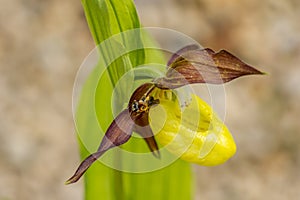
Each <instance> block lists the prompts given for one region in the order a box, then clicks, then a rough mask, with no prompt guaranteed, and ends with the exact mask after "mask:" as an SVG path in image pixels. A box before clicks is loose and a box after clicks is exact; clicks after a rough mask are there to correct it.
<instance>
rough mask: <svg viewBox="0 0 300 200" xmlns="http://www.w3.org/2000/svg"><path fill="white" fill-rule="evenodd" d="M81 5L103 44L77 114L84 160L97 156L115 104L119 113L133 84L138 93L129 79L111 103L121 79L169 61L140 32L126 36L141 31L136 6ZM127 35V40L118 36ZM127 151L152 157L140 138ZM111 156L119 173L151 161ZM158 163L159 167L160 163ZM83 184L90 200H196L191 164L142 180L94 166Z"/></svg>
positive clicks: (127, 0)
mask: <svg viewBox="0 0 300 200" xmlns="http://www.w3.org/2000/svg"><path fill="white" fill-rule="evenodd" d="M82 5H83V8H84V11H85V15H86V19H87V22H88V25H89V28H90V31H91V33H92V36H93V38H94V40H95V43H96V44H97V45H98V44H101V45H100V46H99V48H98V49H99V52H100V59H99V63H98V65H97V66H96V67H95V69H94V70H93V71H92V73H91V74H90V75H89V77H88V79H87V81H86V82H85V84H84V87H83V89H82V92H81V96H80V100H79V102H78V106H77V112H76V119H75V120H76V125H77V127H76V128H77V133H78V141H79V144H80V155H81V158H82V159H84V158H86V157H87V156H88V155H89V154H91V153H93V152H95V151H96V150H97V148H98V145H99V144H100V141H101V139H102V137H103V135H104V133H105V131H106V130H107V128H108V126H109V125H110V123H111V122H112V121H113V114H112V113H113V111H112V106H111V105H112V102H113V109H115V111H120V110H121V109H122V108H123V105H124V103H127V101H126V98H127V97H129V96H130V92H132V90H133V89H134V88H131V86H132V85H133V84H135V87H136V86H137V85H136V84H137V83H138V82H137V81H135V82H134V77H133V75H132V74H129V75H128V80H127V82H128V83H127V84H125V85H121V86H120V87H117V89H116V90H115V92H116V95H115V96H114V97H115V98H113V97H112V94H113V92H114V88H115V86H116V85H117V84H118V81H119V79H120V78H121V77H122V76H123V75H124V74H125V73H127V72H129V71H130V70H131V69H132V68H133V67H137V66H139V65H141V64H144V63H148V62H155V63H166V61H165V60H164V59H163V55H162V53H160V52H158V51H155V50H145V49H143V45H147V44H152V45H154V44H155V42H154V41H153V40H152V39H151V37H149V35H148V33H146V32H144V31H140V30H138V29H137V31H134V33H133V35H134V37H132V33H131V34H126V31H128V30H132V29H136V28H140V27H141V25H140V22H139V18H138V16H137V12H136V10H135V6H134V3H133V1H131V0H123V1H117V0H82ZM124 31H125V33H124V34H121V35H117V36H114V35H115V34H118V33H121V32H124ZM112 36H114V37H112ZM107 39H109V40H107ZM130 50H133V51H130ZM128 51H130V52H128ZM115 58H116V59H115ZM105 66H109V67H108V68H106V67H105ZM123 146H124V147H123V148H124V149H127V150H130V151H133V152H149V150H148V147H147V145H146V143H145V142H144V141H143V140H142V139H141V138H131V139H130V140H129V142H128V143H126V144H125V145H123ZM107 153H108V154H107V155H106V154H105V155H104V158H103V160H104V161H105V159H109V160H111V162H112V163H113V164H114V165H115V166H119V168H120V169H122V167H126V166H127V165H133V166H139V167H143V166H147V165H148V164H149V162H151V161H152V160H150V161H149V162H144V161H143V160H142V159H138V158H137V159H135V157H133V159H131V160H129V159H128V158H127V156H126V155H123V154H122V152H120V151H114V150H110V151H109V152H107ZM162 156H163V157H162V158H161V159H167V157H168V156H167V155H166V154H163V155H162ZM151 159H153V160H154V159H156V158H152V157H151ZM103 160H102V161H103ZM155 162H160V161H159V160H157V159H156V161H155ZM84 180H85V199H86V200H94V199H105V200H120V199H121V200H122V199H124V200H127V199H128V200H129V199H130V200H135V199H157V200H160V199H161V200H168V199H179V200H180V199H184V200H186V199H192V192H191V190H192V189H191V188H192V173H191V169H190V164H188V163H186V162H184V161H181V160H178V161H176V162H174V163H173V164H172V165H169V166H167V167H165V168H163V169H160V170H157V171H153V172H148V173H138V174H134V173H130V172H122V171H119V170H116V169H113V168H111V167H109V166H106V165H104V164H102V163H101V162H95V163H94V164H93V165H92V166H91V167H90V168H89V169H88V170H87V172H86V174H85V175H84Z"/></svg>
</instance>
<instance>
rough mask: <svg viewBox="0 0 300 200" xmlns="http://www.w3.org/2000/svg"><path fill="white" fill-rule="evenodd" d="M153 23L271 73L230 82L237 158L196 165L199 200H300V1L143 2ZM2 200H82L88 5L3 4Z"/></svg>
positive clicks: (55, 1) (14, 0)
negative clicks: (79, 78) (74, 180)
mask: <svg viewBox="0 0 300 200" xmlns="http://www.w3.org/2000/svg"><path fill="white" fill-rule="evenodd" d="M135 2H136V4H137V7H138V12H139V15H140V18H141V22H142V23H143V25H144V26H157V27H164V28H171V29H174V30H177V31H180V32H183V33H185V34H187V35H189V36H191V37H192V38H194V39H195V40H197V41H198V42H199V43H200V44H202V45H203V46H204V47H210V48H212V49H214V50H216V51H217V50H219V49H227V50H228V51H230V52H232V53H233V54H235V55H237V56H238V57H240V58H242V59H243V60H244V61H246V62H248V63H251V64H252V65H254V66H256V67H257V68H259V69H261V70H262V71H265V72H267V73H268V75H267V76H264V77H248V78H241V79H239V80H238V81H233V82H231V83H229V84H226V86H225V88H226V122H225V123H226V124H227V125H228V127H229V129H230V130H231V132H232V133H233V135H234V137H235V140H236V142H237V146H238V151H237V154H236V155H235V156H234V157H233V158H232V159H231V160H230V161H229V162H227V163H226V164H224V165H221V166H218V167H214V168H206V167H201V166H194V170H195V172H196V175H197V178H196V180H195V181H196V182H197V184H196V188H195V192H196V199H197V200H200V199H205V200H210V199H211V200H216V199H222V200H224V199H225V200H226V199H228V200H235V199H237V200H240V199H243V200H256V199H257V200H260V199H273V200H277V199H278V200H285V199H287V200H294V199H295V200H296V199H299V198H300V190H299V189H300V145H299V144H300V123H299V118H300V106H299V98H300V23H299V20H300V1H298V0H276V1H274V0H265V1H259V0H244V1H239V0H228V1H223V0H214V1H209V0H164V1H159V0H151V1H149V0H136V1H135ZM0 16H1V17H0V141H1V145H0V200H17V199H22V200H40V199H42V200H48V199H49V200H53V199H64V200H65V199H72V200H80V199H82V196H83V187H82V186H83V185H82V183H79V184H75V185H72V186H71V187H69V186H64V184H63V183H64V181H65V179H66V178H67V177H69V176H70V175H71V174H70V173H72V172H73V169H74V167H75V165H76V163H78V162H79V156H78V150H77V143H76V137H75V134H74V124H73V118H72V107H71V104H72V87H73V82H74V78H75V75H76V71H77V70H78V68H79V66H80V64H81V62H82V61H83V59H84V58H85V56H86V55H87V54H88V53H89V52H90V50H92V49H93V48H94V43H93V41H92V38H91V35H90V33H89V30H88V27H87V24H86V21H85V17H84V13H83V9H82V7H81V4H80V1H79V0H78V1H72V0H65V1H59V0H52V1H37V0H27V1H24V0H11V1H5V0H1V7H0Z"/></svg>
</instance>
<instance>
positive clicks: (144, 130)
mask: <svg viewBox="0 0 300 200" xmlns="http://www.w3.org/2000/svg"><path fill="white" fill-rule="evenodd" d="M133 131H134V132H136V133H138V134H139V135H140V136H142V137H143V138H144V140H145V142H146V143H147V145H148V147H149V149H150V151H151V152H152V154H153V155H154V156H155V157H157V158H160V153H159V149H158V145H157V143H156V140H155V138H154V134H153V132H152V129H151V127H150V126H149V125H147V126H143V127H142V126H138V125H135V126H134V128H133Z"/></svg>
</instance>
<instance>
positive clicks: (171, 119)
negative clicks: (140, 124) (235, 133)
mask: <svg viewBox="0 0 300 200" xmlns="http://www.w3.org/2000/svg"><path fill="white" fill-rule="evenodd" d="M164 93H166V91H164ZM169 93H170V91H169ZM157 96H159V100H160V104H159V105H158V106H156V107H153V108H152V109H150V126H151V128H152V130H153V132H154V134H155V138H156V139H157V140H158V142H159V143H160V144H162V145H163V146H164V147H165V148H167V150H169V151H170V152H171V153H173V154H175V155H176V156H179V157H180V158H181V159H183V160H185V161H188V162H192V163H197V164H199V165H205V166H214V165H219V164H222V163H224V162H225V161H227V160H228V159H229V158H230V157H232V156H233V155H234V153H235V151H236V145H235V142H234V140H233V138H232V136H231V134H230V132H229V130H228V129H227V127H226V126H225V125H224V123H223V122H222V121H221V120H220V119H219V118H218V116H217V115H216V114H215V113H214V111H213V110H212V109H211V107H210V106H209V105H208V104H207V103H206V102H205V101H203V100H202V99H200V98H199V97H198V96H196V95H194V94H193V95H192V100H191V102H190V103H189V104H188V105H187V106H186V107H185V108H184V110H183V111H182V109H181V108H180V104H179V102H178V100H177V98H175V100H172V99H174V96H175V95H174V93H173V94H171V95H170V94H169V95H157ZM154 98H156V97H155V95H154Z"/></svg>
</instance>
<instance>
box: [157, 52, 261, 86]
mask: <svg viewBox="0 0 300 200" xmlns="http://www.w3.org/2000/svg"><path fill="white" fill-rule="evenodd" d="M178 52H180V53H181V52H182V53H181V56H177V57H176V59H174V58H173V57H172V58H171V60H172V61H173V62H172V63H170V68H169V69H168V71H167V73H166V76H165V77H162V78H159V79H156V80H155V85H156V86H157V87H159V88H162V89H166V88H169V89H174V88H178V87H181V86H184V85H187V84H192V83H211V84H223V83H226V82H229V81H231V80H233V79H235V78H238V77H240V76H245V75H253V74H263V73H262V72H260V71H258V70H257V69H255V68H253V67H251V66H250V65H247V64H246V63H244V62H243V61H241V60H240V59H238V58H237V57H235V56H234V55H232V54H231V53H229V52H227V51H225V50H221V51H220V52H218V53H215V52H214V51H213V50H211V49H208V48H207V49H195V50H189V48H187V49H186V50H185V49H183V50H179V51H178Z"/></svg>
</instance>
